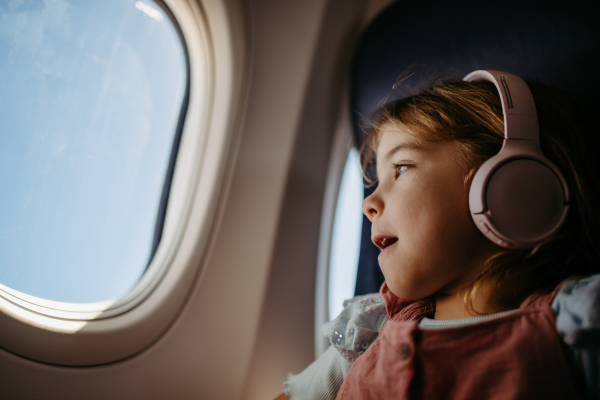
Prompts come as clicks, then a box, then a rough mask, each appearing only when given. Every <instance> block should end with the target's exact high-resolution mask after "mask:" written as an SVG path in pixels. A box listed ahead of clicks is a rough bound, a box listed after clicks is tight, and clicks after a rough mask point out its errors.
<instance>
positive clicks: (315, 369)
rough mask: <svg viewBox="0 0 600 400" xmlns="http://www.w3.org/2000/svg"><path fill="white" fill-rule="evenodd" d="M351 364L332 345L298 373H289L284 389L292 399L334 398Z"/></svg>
mask: <svg viewBox="0 0 600 400" xmlns="http://www.w3.org/2000/svg"><path fill="white" fill-rule="evenodd" d="M350 366H351V364H350V363H349V362H348V361H346V360H345V359H344V358H343V357H342V355H341V354H340V353H339V352H338V351H337V350H336V349H335V347H333V346H330V347H329V348H328V349H327V350H325V352H324V353H323V354H321V356H320V357H319V358H317V359H316V360H315V361H314V362H313V363H312V364H310V365H309V366H308V367H307V368H306V369H305V370H304V371H302V372H301V373H299V374H298V375H292V374H289V375H288V380H287V382H284V383H283V391H284V393H285V395H286V396H287V397H288V399H291V400H333V399H335V397H336V396H337V393H338V390H339V389H340V386H342V383H343V382H344V378H345V377H346V374H347V373H348V370H349V369H350Z"/></svg>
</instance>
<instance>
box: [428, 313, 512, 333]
mask: <svg viewBox="0 0 600 400" xmlns="http://www.w3.org/2000/svg"><path fill="white" fill-rule="evenodd" d="M516 311H519V310H509V311H502V312H498V313H494V314H487V315H478V316H474V317H467V318H460V319H431V318H427V317H425V318H423V319H422V320H421V321H420V322H419V328H421V329H440V328H448V327H456V326H465V325H471V324H475V323H478V322H482V321H488V320H490V319H495V318H500V317H503V316H505V315H508V314H512V313H514V312H516Z"/></svg>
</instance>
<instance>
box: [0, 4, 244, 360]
mask: <svg viewBox="0 0 600 400" xmlns="http://www.w3.org/2000/svg"><path fill="white" fill-rule="evenodd" d="M162 2H163V3H164V5H165V6H166V7H167V8H168V9H169V11H170V13H171V14H172V16H173V18H174V19H175V21H176V22H177V24H178V27H179V29H180V35H181V37H182V40H183V41H184V43H183V46H184V49H185V50H184V51H186V56H187V60H188V91H187V93H188V103H187V114H186V115H185V122H184V124H183V128H182V132H181V141H180V143H179V150H178V153H177V158H176V161H175V167H174V171H173V176H172V181H171V190H170V192H169V200H168V204H167V207H166V213H165V218H164V225H163V230H162V237H161V240H160V243H159V245H158V248H157V249H156V252H155V254H154V257H153V259H152V261H151V262H150V264H149V266H148V268H147V269H146V271H145V273H144V274H143V276H142V277H141V278H140V280H139V281H138V282H137V284H136V285H135V286H134V288H133V289H132V290H131V291H130V292H129V293H128V294H126V295H125V296H124V297H122V298H120V299H118V300H117V301H115V302H111V301H107V302H99V303H63V302H56V301H50V300H46V299H40V298H36V297H34V296H30V295H27V294H24V293H21V292H19V291H16V290H14V289H10V288H8V287H5V286H1V287H0V319H1V320H2V324H0V348H2V349H5V350H8V351H10V352H12V353H15V354H18V355H21V356H23V357H26V358H29V359H32V360H36V361H41V362H45V363H49V364H55V365H66V366H90V365H100V364H105V363H109V362H114V361H117V360H120V359H124V358H127V357H129V356H131V355H134V354H136V353H139V352H140V351H142V350H143V349H145V348H146V347H148V346H149V345H150V344H152V343H153V342H154V341H156V339H157V338H158V337H159V336H160V335H161V334H162V333H163V332H164V331H165V330H166V329H167V328H168V326H169V325H170V324H171V323H172V322H173V320H174V319H175V317H176V315H177V312H178V310H179V309H180V308H181V307H182V306H183V305H184V303H185V299H186V297H187V293H189V291H190V289H191V287H192V286H193V283H194V282H195V281H196V278H197V276H198V274H199V273H200V270H201V269H202V264H203V263H202V261H203V259H204V258H205V256H206V254H207V253H208V251H209V247H210V241H209V239H210V234H209V233H210V231H211V229H212V226H213V223H214V220H215V215H216V214H217V208H218V204H220V203H223V200H222V198H221V201H220V202H219V201H218V200H219V198H220V197H222V196H223V194H224V193H225V191H224V190H222V189H223V186H224V181H225V180H226V177H227V175H228V174H227V172H228V168H227V165H226V162H225V161H226V159H227V158H228V157H227V156H228V155H229V154H232V152H233V151H234V148H235V146H234V144H235V142H236V141H235V140H234V139H235V138H234V136H235V126H236V121H238V120H239V119H240V118H241V113H240V112H239V111H240V109H241V107H240V105H241V103H240V100H239V99H242V98H243V93H242V89H243V81H244V73H245V68H244V66H245V59H246V43H245V35H244V33H245V24H244V21H243V12H240V10H239V9H240V8H242V6H241V5H239V4H223V2H210V3H209V2H203V1H201V2H200V1H199V2H195V1H193V0H162ZM235 8H238V10H235ZM176 27H177V26H176ZM216 71H219V73H218V74H217V73H216ZM184 101H185V100H184ZM184 108H185V105H184ZM190 110H193V112H189V111H190ZM184 111H185V110H184Z"/></svg>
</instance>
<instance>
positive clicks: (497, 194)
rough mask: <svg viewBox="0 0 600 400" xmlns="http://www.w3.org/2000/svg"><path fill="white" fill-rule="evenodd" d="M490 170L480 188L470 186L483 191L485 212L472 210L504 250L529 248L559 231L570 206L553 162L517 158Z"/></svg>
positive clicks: (486, 230)
mask: <svg viewBox="0 0 600 400" xmlns="http://www.w3.org/2000/svg"><path fill="white" fill-rule="evenodd" d="M546 161H547V160H546ZM488 162H489V161H488ZM488 171H490V172H491V173H489V174H487V175H488V176H487V177H486V179H485V180H484V182H483V184H482V185H479V186H480V187H479V189H476V188H474V187H473V186H472V187H471V190H473V189H476V190H483V191H484V192H483V193H482V196H481V194H480V196H481V198H483V199H484V203H485V207H484V210H483V212H477V213H473V208H472V209H471V211H472V213H473V219H474V221H475V222H476V225H477V226H478V227H479V229H480V230H481V231H482V232H483V233H484V234H485V235H486V236H487V237H488V238H490V239H491V240H492V241H494V242H496V243H498V244H500V245H502V246H504V247H510V248H527V247H533V246H535V245H536V244H538V243H540V242H541V241H543V240H544V239H546V238H548V237H550V236H552V235H553V234H554V233H555V232H556V231H557V230H558V229H560V227H561V226H562V224H563V223H564V220H565V218H566V215H567V211H568V207H569V206H568V204H567V200H566V196H565V187H564V185H563V182H562V180H561V178H559V176H557V173H560V172H558V170H556V167H553V164H551V163H550V161H547V163H546V162H545V160H542V159H539V160H533V159H528V158H516V159H510V160H505V162H504V163H503V164H501V165H500V166H499V167H496V168H493V169H492V170H489V169H488ZM474 181H475V179H474Z"/></svg>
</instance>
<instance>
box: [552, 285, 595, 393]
mask: <svg viewBox="0 0 600 400" xmlns="http://www.w3.org/2000/svg"><path fill="white" fill-rule="evenodd" d="M552 308H553V309H554V313H555V315H556V329H557V331H558V333H559V334H560V335H561V336H562V338H563V340H564V341H565V343H566V344H567V345H568V346H569V347H570V349H571V351H572V353H573V357H574V358H575V361H576V363H577V365H578V367H579V369H580V372H581V373H582V374H583V377H584V379H585V382H586V386H587V389H588V394H589V396H590V398H592V399H600V275H593V276H591V277H589V278H585V279H576V280H572V281H569V282H566V283H565V284H563V286H562V287H561V288H560V290H559V291H558V293H557V295H556V297H555V298H554V301H553V302H552Z"/></svg>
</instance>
